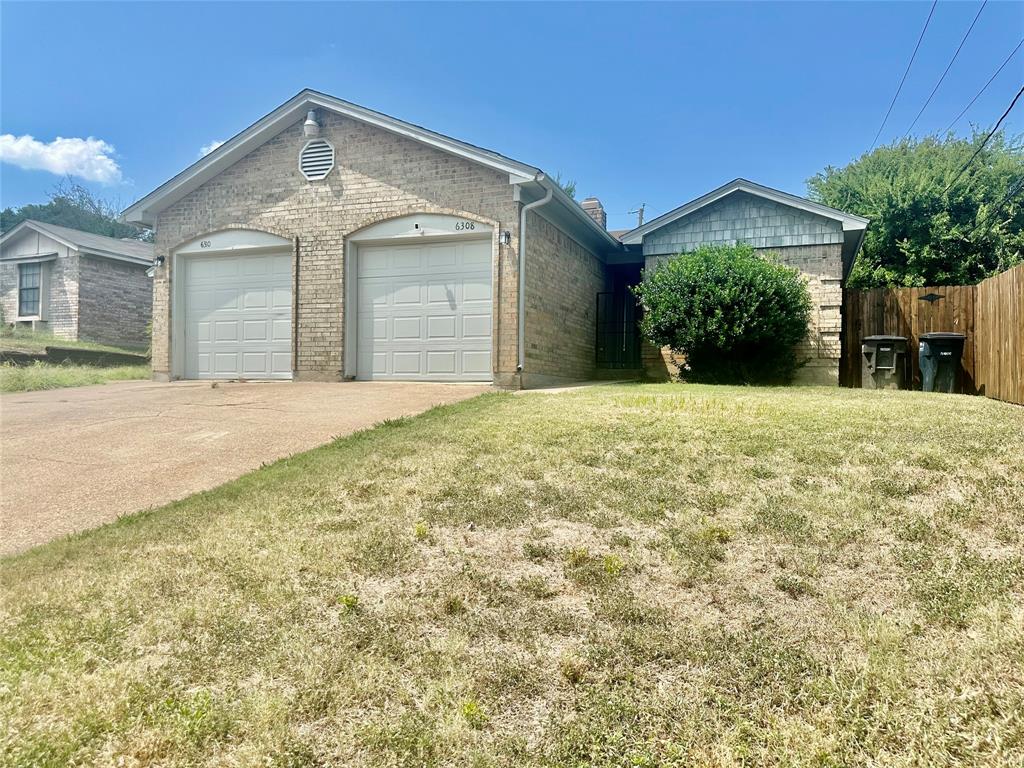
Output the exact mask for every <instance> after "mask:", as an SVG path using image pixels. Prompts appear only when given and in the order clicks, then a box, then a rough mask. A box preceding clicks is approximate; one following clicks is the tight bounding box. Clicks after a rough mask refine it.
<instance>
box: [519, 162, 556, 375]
mask: <svg viewBox="0 0 1024 768" xmlns="http://www.w3.org/2000/svg"><path fill="white" fill-rule="evenodd" d="M545 180H546V179H545V176H544V174H543V173H541V174H538V175H537V178H536V181H538V182H540V183H541V184H542V186H545V187H546V188H547V193H546V194H545V195H544V197H542V198H540V199H539V200H534V201H533V202H532V203H527V204H526V205H524V206H523V207H522V208H520V215H519V313H518V314H519V365H517V366H516V370H517V371H519V375H520V380H519V385H520V386H522V375H523V366H524V365H525V364H526V213H527V211H529V210H530V209H531V208H539V207H540V206H542V205H545V204H546V203H550V202H551V196H552V195H553V194H554V191H555V189H554V187H553V186H548V185H545V184H544V181H545ZM549 183H550V182H549Z"/></svg>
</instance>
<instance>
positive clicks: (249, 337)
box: [242, 320, 270, 342]
mask: <svg viewBox="0 0 1024 768" xmlns="http://www.w3.org/2000/svg"><path fill="white" fill-rule="evenodd" d="M269 326H270V321H269V320H244V321H243V322H242V340H243V341H247V342H249V341H270V334H269V333H268V330H269Z"/></svg>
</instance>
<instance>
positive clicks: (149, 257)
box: [0, 219, 153, 267]
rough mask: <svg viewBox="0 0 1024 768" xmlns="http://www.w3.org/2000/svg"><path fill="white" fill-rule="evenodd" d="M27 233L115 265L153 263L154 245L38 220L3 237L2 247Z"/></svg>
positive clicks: (24, 222) (10, 231) (1, 240)
mask: <svg viewBox="0 0 1024 768" xmlns="http://www.w3.org/2000/svg"><path fill="white" fill-rule="evenodd" d="M25 230H33V231H35V232H39V233H40V234H42V235H45V236H46V237H49V238H52V239H54V240H56V241H57V242H58V243H61V244H63V245H65V246H67V247H68V248H71V249H72V250H75V251H78V252H79V253H87V254H90V255H92V256H101V257H103V258H108V259H114V260H116V261H130V262H133V263H136V264H144V265H146V266H147V267H148V266H150V265H151V264H152V263H153V245H152V244H151V243H143V242H141V241H139V240H121V239H118V238H116V237H106V236H105V235H94V234H93V233H92V232H82V231H81V230H79V229H71V228H70V227H61V226H58V225H57V224H48V223H47V222H44V221H36V220H35V219H26V220H25V221H23V222H21V223H20V224H18V225H17V226H16V227H14V228H12V229H11V230H9V231H8V232H6V233H4V235H3V237H0V246H2V245H3V244H4V243H7V242H9V241H11V240H13V239H14V238H15V237H17V236H18V235H19V234H20V233H22V232H24V231H25Z"/></svg>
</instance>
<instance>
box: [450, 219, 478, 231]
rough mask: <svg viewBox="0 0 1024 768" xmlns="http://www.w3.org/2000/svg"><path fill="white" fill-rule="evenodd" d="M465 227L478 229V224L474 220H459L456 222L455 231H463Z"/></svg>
mask: <svg viewBox="0 0 1024 768" xmlns="http://www.w3.org/2000/svg"><path fill="white" fill-rule="evenodd" d="M464 229H476V224H475V223H474V222H472V221H459V222H456V224H455V231H456V232H461V231H463V230H464Z"/></svg>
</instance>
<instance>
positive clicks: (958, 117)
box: [942, 39, 1024, 133]
mask: <svg viewBox="0 0 1024 768" xmlns="http://www.w3.org/2000/svg"><path fill="white" fill-rule="evenodd" d="M1022 45H1024V39H1021V41H1020V42H1019V43H1017V47H1016V48H1014V49H1013V50H1012V51H1010V55H1009V56H1007V57H1006V59H1005V60H1004V61H1003V63H1002V64H1000V65H999V69H997V70H996V71H995V73H994V74H993V75H992V77H990V78H989V79H988V82H987V83H985V85H984V86H982V88H981V90H980V91H978V92H977V93H976V94H974V98H973V99H971V100H970V101H969V102H968V103H967V106H966V107H964V108H963V109H961V110H960V114H959V115H957V116H956V117H954V118H953V121H952V122H951V123H950V124H949V125H947V126H946V127H945V128H943V129H942V132H943V133H946V132H947V131H949V129H950V128H952V127H953V126H954V125H956V124H957V122H958V121H959V120H960V118H961V117H963V116H964V115H965V114H967V110H969V109H970V108H971V107H972V106H974V102H976V101H977V100H978V99H979V98H981V94H983V93H984V92H985V91H987V90H988V87H989V86H990V85H992V81H993V80H995V79H996V78H997V77H999V73H1000V72H1002V71H1003V69H1004V68H1005V67H1006V65H1007V64H1009V63H1010V59H1012V58H1013V57H1014V56H1015V55H1016V53H1017V51H1019V50H1020V47H1021V46H1022Z"/></svg>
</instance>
